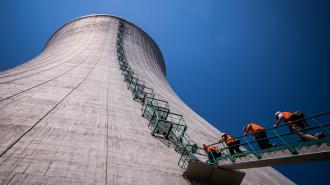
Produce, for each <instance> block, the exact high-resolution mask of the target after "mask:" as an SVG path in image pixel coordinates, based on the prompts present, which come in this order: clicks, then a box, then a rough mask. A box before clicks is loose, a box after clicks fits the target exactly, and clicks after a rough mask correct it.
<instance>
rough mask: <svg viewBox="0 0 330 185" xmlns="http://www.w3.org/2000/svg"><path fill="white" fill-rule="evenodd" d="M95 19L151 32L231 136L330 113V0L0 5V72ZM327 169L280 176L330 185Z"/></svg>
mask: <svg viewBox="0 0 330 185" xmlns="http://www.w3.org/2000/svg"><path fill="white" fill-rule="evenodd" d="M94 13H108V14H113V15H118V16H121V17H123V18H125V19H128V20H130V21H132V22H134V23H135V24H136V25H138V26H139V27H141V28H142V29H144V30H145V31H146V32H147V33H149V34H150V35H151V37H153V38H154V39H155V41H156V42H157V43H158V45H159V47H160V49H161V50H162V53H163V55H164V58H165V62H166V66H167V79H168V81H169V82H170V84H171V86H172V87H173V88H174V90H175V91H176V92H177V94H178V95H179V96H180V97H181V98H182V99H183V100H184V101H185V102H186V103H187V104H188V105H189V106H190V107H192V108H193V110H194V111H196V112H197V113H198V114H200V115H201V116H202V117H204V118H205V119H206V120H208V121H209V122H210V123H212V124H213V125H215V126H216V127H217V128H219V129H220V130H222V131H224V132H228V133H231V134H233V135H241V134H242V126H243V124H244V123H246V122H250V121H256V122H259V123H262V124H263V125H264V126H265V127H270V126H271V125H272V124H273V122H274V112H275V111H277V110H287V111H295V110H301V111H304V112H305V113H306V114H307V115H311V114H315V113H318V112H323V111H326V110H330V1H327V0H309V1H307V0H276V1H270V0H259V1H256V0H249V1H247V0H241V1H238V0H199V1H197V0H190V1H178V0H166V1H165V0H163V1H161V0H159V1H155V0H149V1H147V0H139V1H137V0H93V1H91V0H80V1H78V0H56V1H50V0H49V1H47V0H29V1H27V0H13V1H1V2H0V20H1V24H2V26H1V29H0V40H1V42H0V44H1V50H0V59H1V62H0V70H6V69H8V68H11V67H14V66H16V65H18V64H20V63H23V62H24V61H27V60H28V59H31V58H32V57H34V56H36V55H37V54H38V53H40V51H41V50H42V48H43V46H44V44H45V42H46V41H47V39H48V38H49V37H50V36H51V35H52V33H53V32H54V31H56V30H57V29H58V28H59V27H60V26H61V25H63V24H64V23H65V22H67V21H70V20H72V19H74V18H76V17H79V16H83V15H87V14H94ZM329 167H330V163H329V162H324V163H313V164H299V165H282V166H278V167H276V169H278V170H280V171H281V172H282V173H284V174H285V175H286V176H288V177H289V178H290V179H292V180H293V181H294V182H296V183H298V184H316V182H317V184H329V181H328V179H329V177H327V175H328V173H329V169H330V168H329ZM304 174H308V175H304Z"/></svg>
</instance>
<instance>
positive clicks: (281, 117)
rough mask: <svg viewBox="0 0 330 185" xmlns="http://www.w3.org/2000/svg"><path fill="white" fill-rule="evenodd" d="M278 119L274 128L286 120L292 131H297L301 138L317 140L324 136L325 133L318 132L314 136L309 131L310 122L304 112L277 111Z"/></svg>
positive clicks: (276, 116)
mask: <svg viewBox="0 0 330 185" xmlns="http://www.w3.org/2000/svg"><path fill="white" fill-rule="evenodd" d="M275 119H276V120H277V121H276V123H275V125H274V126H273V128H276V127H278V125H279V124H280V123H281V122H283V121H284V122H285V123H286V125H287V126H288V127H289V129H290V131H291V132H295V133H297V134H298V135H299V136H300V137H301V138H303V139H307V140H315V139H318V138H322V137H324V134H323V133H316V134H315V135H314V136H313V135H310V134H308V133H307V131H306V129H307V128H308V124H307V122H306V120H305V115H304V114H303V113H302V112H298V111H297V112H293V113H292V112H280V111H277V112H276V113H275Z"/></svg>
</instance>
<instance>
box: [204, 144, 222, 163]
mask: <svg viewBox="0 0 330 185" xmlns="http://www.w3.org/2000/svg"><path fill="white" fill-rule="evenodd" d="M203 148H204V151H205V153H206V154H207V156H208V157H209V161H210V162H211V163H214V162H215V160H216V158H218V157H221V151H220V150H219V149H218V147H217V146H215V145H210V146H208V145H206V144H203Z"/></svg>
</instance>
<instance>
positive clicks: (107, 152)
mask: <svg viewBox="0 0 330 185" xmlns="http://www.w3.org/2000/svg"><path fill="white" fill-rule="evenodd" d="M110 64H111V62H110V61H109V67H108V83H107V98H106V99H107V134H106V147H107V149H106V159H105V165H106V166H105V184H106V185H107V184H108V154H109V145H108V144H109V141H108V140H109V84H110Z"/></svg>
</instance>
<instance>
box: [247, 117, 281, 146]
mask: <svg viewBox="0 0 330 185" xmlns="http://www.w3.org/2000/svg"><path fill="white" fill-rule="evenodd" d="M243 132H244V135H247V134H249V133H251V134H253V136H254V139H256V140H257V143H258V145H259V147H260V148H261V149H266V148H270V147H273V146H275V144H270V143H269V139H268V138H267V133H266V131H265V129H264V128H263V127H262V126H260V125H258V124H256V123H250V124H247V125H246V126H244V128H243Z"/></svg>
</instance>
